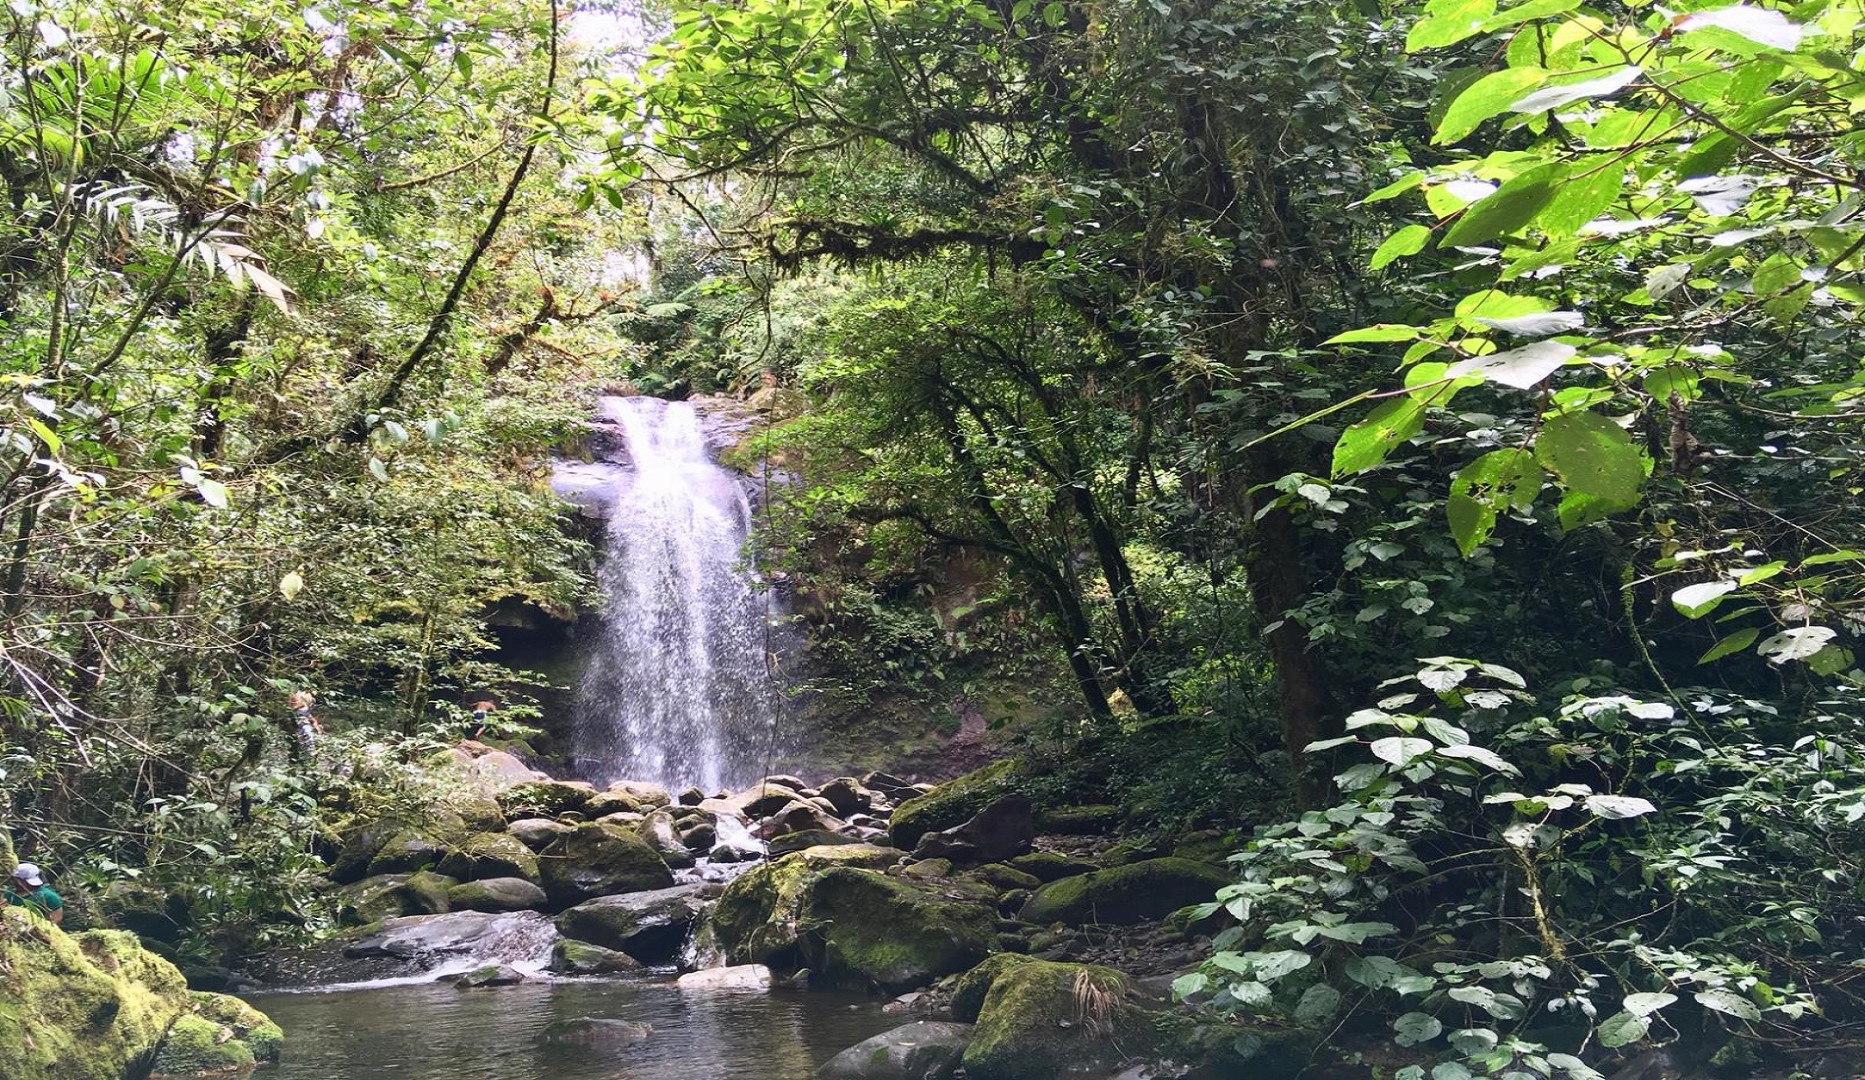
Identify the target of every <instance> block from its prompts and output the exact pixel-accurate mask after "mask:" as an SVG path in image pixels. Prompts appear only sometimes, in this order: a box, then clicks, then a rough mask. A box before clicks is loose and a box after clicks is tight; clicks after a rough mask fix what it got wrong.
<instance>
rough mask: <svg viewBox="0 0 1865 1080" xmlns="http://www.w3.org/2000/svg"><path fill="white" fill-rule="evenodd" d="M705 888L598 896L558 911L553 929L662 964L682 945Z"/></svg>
mask: <svg viewBox="0 0 1865 1080" xmlns="http://www.w3.org/2000/svg"><path fill="white" fill-rule="evenodd" d="M712 888H717V887H716V886H713V887H712ZM707 891H708V886H705V885H679V886H675V887H674V888H671V889H659V890H656V891H654V892H638V893H629V894H627V895H621V896H604V897H599V898H597V899H595V900H590V901H588V902H586V903H582V904H578V905H577V906H575V907H573V908H571V909H569V910H568V911H565V912H564V913H563V914H561V915H559V916H557V930H558V931H559V932H560V933H562V934H563V936H565V937H567V938H574V939H575V940H577V941H587V942H589V943H591V944H594V945H600V946H602V947H604V948H607V949H619V950H621V951H622V952H625V953H627V954H628V955H630V956H632V957H634V958H635V959H636V960H639V961H641V962H642V963H644V964H662V963H666V962H668V961H670V960H672V959H673V958H674V956H675V955H676V954H677V953H679V951H680V946H681V945H683V944H685V942H686V938H687V934H688V933H690V932H691V931H692V929H693V923H694V920H696V919H698V918H699V913H700V911H701V910H702V909H703V908H704V906H705V897H706V893H707Z"/></svg>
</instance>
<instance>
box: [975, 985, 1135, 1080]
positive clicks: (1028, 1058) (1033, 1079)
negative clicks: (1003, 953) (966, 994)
mask: <svg viewBox="0 0 1865 1080" xmlns="http://www.w3.org/2000/svg"><path fill="white" fill-rule="evenodd" d="M1127 993H1128V984H1127V977H1126V976H1125V975H1122V974H1121V973H1120V972H1118V971H1115V970H1113V969H1112V968H1105V967H1100V966H1097V965H1093V964H1060V963H1053V962H1050V961H1047V960H1025V961H1023V962H1022V963H1010V962H1004V963H1003V964H1002V967H1001V970H999V971H998V972H997V973H996V977H995V978H994V979H992V980H991V985H990V989H989V991H988V992H986V994H985V995H984V1001H983V1003H982V1004H981V1006H980V1007H979V1009H978V1020H977V1026H976V1027H974V1028H973V1029H972V1042H971V1045H970V1046H968V1047H966V1048H965V1057H964V1063H965V1074H966V1075H967V1076H968V1077H971V1078H972V1080H1051V1078H1053V1077H1055V1076H1057V1075H1059V1074H1061V1073H1062V1072H1064V1071H1065V1070H1070V1069H1073V1070H1092V1069H1095V1068H1106V1067H1109V1066H1113V1065H1117V1064H1119V1063H1120V1062H1122V1061H1124V1060H1130V1059H1131V1058H1132V1057H1135V1056H1139V1055H1144V1054H1146V1053H1147V1052H1149V1051H1150V1050H1151V1049H1152V1048H1153V1047H1154V1046H1155V1045H1156V1044H1157V1042H1158V1035H1157V1031H1156V1028H1155V1026H1154V1025H1153V1024H1152V1022H1151V1021H1150V1019H1149V1018H1148V1016H1147V1015H1146V1013H1145V1012H1144V1011H1143V1010H1141V1009H1140V1008H1139V1007H1137V1006H1135V1005H1133V1004H1131V1003H1130V1002H1128V1001H1127V1000H1126V998H1127Z"/></svg>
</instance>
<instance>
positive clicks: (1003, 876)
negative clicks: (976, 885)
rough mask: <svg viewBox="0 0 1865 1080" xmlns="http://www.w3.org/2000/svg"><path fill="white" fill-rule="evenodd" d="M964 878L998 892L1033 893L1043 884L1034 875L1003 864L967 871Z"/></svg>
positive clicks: (993, 864) (992, 864)
mask: <svg viewBox="0 0 1865 1080" xmlns="http://www.w3.org/2000/svg"><path fill="white" fill-rule="evenodd" d="M966 876H967V877H970V878H975V879H976V880H978V881H982V882H984V883H985V884H986V885H989V886H990V887H991V888H993V889H996V890H997V891H999V892H1009V891H1010V890H1012V889H1026V890H1030V891H1035V889H1036V888H1037V886H1039V885H1041V884H1042V883H1043V882H1042V879H1041V878H1039V877H1037V876H1036V875H1035V874H1032V873H1029V872H1028V871H1024V870H1019V869H1017V868H1016V867H1014V866H1006V865H1005V864H1003V863H991V864H989V865H987V866H980V867H978V868H977V869H976V870H972V871H969V872H968V873H967V874H966Z"/></svg>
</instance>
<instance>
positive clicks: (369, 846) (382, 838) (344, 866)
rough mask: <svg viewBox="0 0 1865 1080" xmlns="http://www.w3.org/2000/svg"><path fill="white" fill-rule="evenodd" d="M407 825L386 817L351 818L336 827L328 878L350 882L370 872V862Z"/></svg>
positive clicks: (347, 883)
mask: <svg viewBox="0 0 1865 1080" xmlns="http://www.w3.org/2000/svg"><path fill="white" fill-rule="evenodd" d="M407 828H408V825H407V823H406V822H402V821H397V820H388V819H376V820H367V821H351V822H350V823H349V824H347V825H345V826H343V827H342V828H341V829H340V830H339V831H338V837H339V843H338V847H337V853H336V855H335V856H333V857H332V858H331V859H330V880H332V881H334V882H336V883H337V884H339V885H350V884H353V883H355V882H358V881H361V880H362V879H364V878H366V877H368V876H369V864H370V863H372V862H374V861H375V858H376V856H377V855H378V854H379V853H381V851H382V848H383V847H384V846H385V845H386V844H387V843H388V842H389V841H390V840H392V839H394V838H395V836H396V835H397V834H398V833H402V832H405V831H406V830H407Z"/></svg>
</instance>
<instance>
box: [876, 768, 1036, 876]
mask: <svg viewBox="0 0 1865 1080" xmlns="http://www.w3.org/2000/svg"><path fill="white" fill-rule="evenodd" d="M1020 769H1021V762H1019V761H1018V760H1017V759H1016V758H1005V759H1003V760H1002V761H997V762H993V763H992V764H990V765H987V766H985V767H984V768H982V769H979V770H978V771H976V772H973V773H967V774H966V775H964V776H961V777H959V778H958V779H956V780H953V781H951V782H950V783H946V784H941V785H939V786H938V787H937V788H935V789H934V790H932V791H930V792H926V793H924V794H917V793H915V792H914V790H913V789H909V790H908V791H907V793H906V794H908V795H911V796H912V797H910V798H907V799H906V801H904V802H902V803H901V804H900V805H899V806H897V807H896V808H895V809H894V816H893V819H892V821H891V822H890V823H889V831H890V832H891V833H892V835H893V840H894V846H895V847H898V848H902V849H905V850H907V851H911V850H913V848H914V847H915V846H916V845H917V844H919V842H920V837H922V836H924V835H926V834H927V833H929V832H939V831H941V830H943V829H950V828H953V827H955V826H958V825H963V824H964V823H965V822H967V821H969V820H971V819H972V818H973V817H974V816H976V815H977V813H978V811H980V810H983V809H984V808H985V807H986V806H988V805H990V804H991V803H993V802H996V801H997V800H998V799H999V798H1002V797H1003V796H1004V795H1006V794H1009V792H1010V790H1011V786H1012V784H1013V783H1014V781H1015V780H1016V778H1017V775H1018V773H1019V771H1020ZM873 776H874V774H872V773H870V774H869V776H868V777H867V778H864V781H863V782H864V783H866V784H867V785H868V786H869V787H875V786H876V785H875V782H874V780H873ZM993 861H995V860H993Z"/></svg>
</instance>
